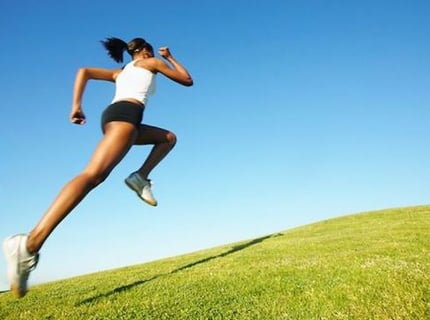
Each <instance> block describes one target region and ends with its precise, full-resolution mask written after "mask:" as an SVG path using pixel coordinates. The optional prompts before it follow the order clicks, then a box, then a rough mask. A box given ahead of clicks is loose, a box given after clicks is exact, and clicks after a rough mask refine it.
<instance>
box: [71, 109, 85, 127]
mask: <svg viewBox="0 0 430 320" xmlns="http://www.w3.org/2000/svg"><path fill="white" fill-rule="evenodd" d="M70 121H71V122H72V123H74V124H80V125H83V124H85V122H86V117H85V114H84V112H83V111H82V109H81V107H73V108H72V112H71V113H70Z"/></svg>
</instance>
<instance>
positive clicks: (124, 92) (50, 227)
mask: <svg viewBox="0 0 430 320" xmlns="http://www.w3.org/2000/svg"><path fill="white" fill-rule="evenodd" d="M102 44H103V46H104V48H105V49H106V50H107V52H108V54H109V56H110V57H112V58H113V59H114V60H115V61H116V62H118V63H122V62H123V53H124V51H127V53H128V54H129V55H130V56H131V58H132V60H131V62H129V63H128V64H126V65H125V66H124V67H123V68H121V69H115V70H108V69H101V68H80V69H79V70H78V72H77V74H76V79H75V84H74V90H73V104H72V110H71V113H70V121H71V122H72V123H74V124H78V125H83V124H85V120H86V117H85V114H84V111H83V108H82V97H83V94H84V90H85V86H86V84H87V82H88V80H104V81H111V82H115V95H114V98H113V100H112V103H111V104H110V105H109V106H108V107H107V108H106V109H105V110H104V112H103V114H102V116H101V127H102V131H103V138H102V139H101V141H100V142H99V144H98V145H97V147H96V149H95V151H94V153H93V155H92V157H91V159H90V161H89V163H88V165H87V166H86V168H85V169H84V170H83V171H82V172H81V173H80V174H78V175H77V176H76V177H75V178H73V179H72V180H70V181H69V182H68V183H67V184H66V185H65V186H64V187H63V189H62V190H61V191H60V193H59V194H58V196H57V197H56V199H55V200H54V201H53V203H52V204H51V206H50V207H49V208H48V210H47V211H46V212H45V214H44V215H43V216H42V218H41V219H40V221H39V222H38V223H37V225H36V226H35V227H34V228H33V230H32V231H31V232H30V233H29V234H18V235H14V236H11V237H8V238H6V239H5V240H4V242H3V249H4V253H5V256H6V261H7V267H8V280H9V283H10V289H11V291H12V292H13V293H14V294H15V296H16V297H19V298H21V297H23V296H24V295H25V294H26V293H27V281H28V277H29V275H30V272H31V271H32V270H34V268H35V267H36V265H37V263H38V260H39V251H40V249H41V248H42V246H43V244H44V242H45V241H46V239H47V238H48V237H49V235H50V234H51V233H52V231H54V229H55V228H56V227H57V226H58V224H59V223H60V222H61V221H62V220H63V219H64V218H65V217H66V216H67V215H68V214H69V213H70V212H71V211H72V210H73V209H74V208H75V207H76V206H77V205H78V204H79V203H80V202H81V201H82V200H83V199H84V197H85V196H86V195H87V194H88V193H89V192H90V191H91V190H92V189H94V188H95V187H97V186H98V185H99V184H100V183H102V182H103V181H104V180H105V179H106V178H107V177H108V175H109V174H110V172H111V171H112V170H113V169H114V167H115V166H116V165H117V164H118V163H119V162H120V161H121V160H122V159H123V158H124V156H125V155H126V154H127V152H128V151H129V150H130V148H131V147H132V146H133V145H153V147H152V150H151V151H150V153H149V154H148V157H147V158H146V160H145V161H144V163H143V165H142V166H141V167H140V168H139V169H138V170H137V171H135V172H133V173H131V174H130V175H129V176H128V177H127V178H126V179H125V183H126V185H127V186H128V187H129V188H130V189H131V190H133V191H134V192H136V194H137V195H138V196H139V197H140V198H141V199H142V200H143V201H145V202H146V203H148V204H149V205H151V206H156V205H157V200H156V199H155V198H154V196H153V194H152V191H151V181H150V179H149V178H148V176H149V174H150V172H151V171H152V170H153V169H154V168H155V167H156V166H157V165H158V164H159V163H160V161H161V160H162V159H163V158H164V157H165V156H166V155H167V154H168V153H169V152H170V150H172V148H173V147H174V146H175V143H176V136H175V134H174V133H173V132H171V131H169V130H165V129H161V128H157V127H153V126H149V125H146V124H142V118H143V112H144V109H145V105H146V104H147V102H148V96H149V95H151V94H152V93H154V90H155V78H156V75H157V73H161V74H163V75H164V76H166V77H167V78H169V79H171V80H173V81H175V82H177V83H179V84H181V85H184V86H187V87H188V86H192V85H193V80H192V78H191V75H190V74H189V73H188V71H187V69H186V68H185V67H184V66H183V65H182V64H181V63H180V62H178V61H177V60H176V59H175V58H174V57H173V55H172V54H171V52H170V50H169V48H167V47H162V48H160V49H159V51H158V53H159V55H160V56H161V57H162V58H164V60H165V61H163V60H162V59H159V58H155V57H154V50H153V47H152V46H151V44H149V43H148V42H146V41H145V40H144V39H142V38H135V39H133V40H131V41H130V42H128V43H126V42H124V41H123V40H121V39H118V38H108V39H106V40H105V41H102Z"/></svg>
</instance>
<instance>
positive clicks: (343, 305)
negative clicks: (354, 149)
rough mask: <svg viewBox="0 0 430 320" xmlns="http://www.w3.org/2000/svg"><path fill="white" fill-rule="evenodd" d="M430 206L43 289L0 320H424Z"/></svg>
mask: <svg viewBox="0 0 430 320" xmlns="http://www.w3.org/2000/svg"><path fill="white" fill-rule="evenodd" d="M429 275H430V207H428V206H422V207H412V208H402V209H393V210H385V211H379V212H370V213H362V214H358V215H351V216H345V217H340V218H337V219H331V220H327V221H323V222H320V223H316V224H312V225H308V226H303V227H301V228H296V229H292V230H287V231H283V232H281V233H276V234H273V235H268V236H267V237H262V238H257V239H252V240H248V241H244V242H241V243H236V244H232V245H227V246H223V247H219V248H213V249H210V250H206V251H201V252H196V253H192V254H187V255H183V256H180V257H175V258H170V259H164V260H160V261H156V262H152V263H147V264H143V265H137V266H130V267H127V268H122V269H117V270H113V271H106V272H100V273H96V274H90V275H87V276H82V277H77V278H72V279H67V280H64V281H58V282H54V283H48V284H44V285H39V286H35V287H33V288H31V291H30V292H29V293H28V295H27V296H26V297H25V298H23V299H21V300H17V299H14V298H13V297H12V296H11V294H10V293H3V294H0V319H13V320H15V319H31V320H34V319H37V320H38V319H68V320H73V319H115V320H117V319H133V320H134V319H157V320H158V319H253V320H254V319H294V320H296V319H360V320H362V319H366V320H367V319H396V320H398V319H408V320H410V319H430V277H429Z"/></svg>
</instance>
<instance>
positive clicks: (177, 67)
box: [155, 47, 193, 87]
mask: <svg viewBox="0 0 430 320" xmlns="http://www.w3.org/2000/svg"><path fill="white" fill-rule="evenodd" d="M158 53H159V54H160V56H162V57H163V58H164V59H166V60H167V61H168V62H169V63H170V65H171V66H172V68H171V67H170V66H169V65H168V64H167V63H165V62H163V61H162V60H159V59H155V69H156V70H157V71H158V72H160V73H162V74H164V75H165V76H166V77H168V78H169V79H171V80H173V81H175V82H178V83H180V84H182V85H184V86H187V87H190V86H192V85H193V79H192V78H191V75H190V74H189V73H188V71H187V69H185V67H184V66H183V65H182V64H181V63H179V62H178V61H177V60H176V59H175V58H174V57H173V55H172V54H171V53H170V50H169V48H167V47H163V48H160V50H159V51H158Z"/></svg>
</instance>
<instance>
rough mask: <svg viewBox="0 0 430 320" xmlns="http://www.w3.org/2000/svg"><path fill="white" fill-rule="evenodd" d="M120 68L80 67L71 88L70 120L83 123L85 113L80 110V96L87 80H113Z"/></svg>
mask: <svg viewBox="0 0 430 320" xmlns="http://www.w3.org/2000/svg"><path fill="white" fill-rule="evenodd" d="M119 72H121V69H116V70H108V69H101V68H80V69H79V70H78V72H77V74H76V78H75V85H74V88H73V104H72V111H71V113H70V121H71V122H73V123H76V124H84V123H85V114H84V112H83V110H82V96H83V94H84V91H85V87H86V84H87V82H88V80H105V81H112V82H115V79H116V77H117V75H118V74H119Z"/></svg>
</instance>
